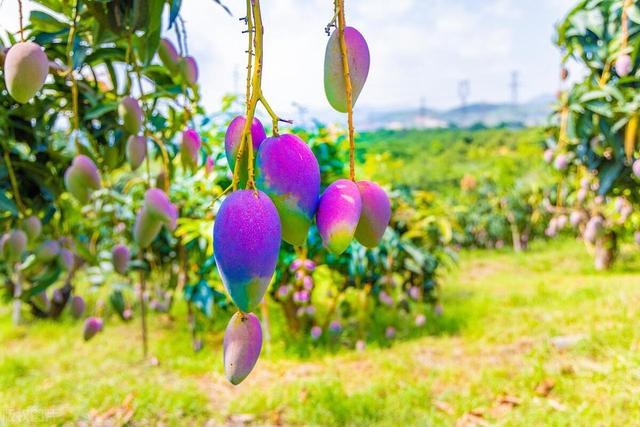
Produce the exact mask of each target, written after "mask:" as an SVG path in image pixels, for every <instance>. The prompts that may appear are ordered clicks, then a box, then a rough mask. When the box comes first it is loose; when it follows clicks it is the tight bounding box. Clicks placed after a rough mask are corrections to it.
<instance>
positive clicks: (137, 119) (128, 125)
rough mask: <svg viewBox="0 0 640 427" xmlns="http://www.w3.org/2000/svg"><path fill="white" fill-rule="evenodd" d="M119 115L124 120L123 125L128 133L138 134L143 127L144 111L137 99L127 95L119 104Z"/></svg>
mask: <svg viewBox="0 0 640 427" xmlns="http://www.w3.org/2000/svg"><path fill="white" fill-rule="evenodd" d="M118 115H119V116H120V120H121V121H122V127H123V128H124V130H126V131H127V132H128V133H130V134H132V135H137V134H138V133H139V132H140V129H141V128H142V120H143V117H144V115H143V112H142V108H141V107H140V103H139V102H138V100H137V99H135V98H132V97H130V96H125V97H124V98H122V100H121V101H120V105H118Z"/></svg>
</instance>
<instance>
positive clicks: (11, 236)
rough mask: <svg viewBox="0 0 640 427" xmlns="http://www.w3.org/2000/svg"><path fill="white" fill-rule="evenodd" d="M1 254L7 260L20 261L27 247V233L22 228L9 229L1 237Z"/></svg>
mask: <svg viewBox="0 0 640 427" xmlns="http://www.w3.org/2000/svg"><path fill="white" fill-rule="evenodd" d="M1 247H2V255H3V256H4V259H5V260H7V261H20V259H21V258H22V254H23V253H24V251H25V250H26V249H27V235H26V233H25V232H24V231H22V230H11V231H9V232H8V233H7V234H5V235H4V236H3V237H2V246H1Z"/></svg>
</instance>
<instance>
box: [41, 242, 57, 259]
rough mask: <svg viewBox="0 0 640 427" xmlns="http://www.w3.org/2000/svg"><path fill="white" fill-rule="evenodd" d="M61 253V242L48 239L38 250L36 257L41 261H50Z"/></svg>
mask: <svg viewBox="0 0 640 427" xmlns="http://www.w3.org/2000/svg"><path fill="white" fill-rule="evenodd" d="M59 253H60V243H59V242H58V241H57V240H47V241H46V242H43V243H42V244H41V245H40V246H39V247H38V249H37V250H36V258H37V259H38V261H40V262H49V261H51V260H53V259H54V258H55V257H57V256H58V254H59Z"/></svg>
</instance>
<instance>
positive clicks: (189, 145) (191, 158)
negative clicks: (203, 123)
mask: <svg viewBox="0 0 640 427" xmlns="http://www.w3.org/2000/svg"><path fill="white" fill-rule="evenodd" d="M201 146H202V141H201V140H200V135H198V132H196V131H195V130H193V129H187V130H185V131H184V132H182V142H181V143H180V158H181V159H182V166H183V167H184V168H185V169H186V168H189V169H191V170H195V169H196V168H197V167H198V153H199V152H200V147H201Z"/></svg>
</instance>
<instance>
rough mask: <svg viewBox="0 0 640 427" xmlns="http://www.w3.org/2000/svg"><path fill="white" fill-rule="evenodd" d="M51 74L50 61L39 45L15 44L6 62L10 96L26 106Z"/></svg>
mask: <svg viewBox="0 0 640 427" xmlns="http://www.w3.org/2000/svg"><path fill="white" fill-rule="evenodd" d="M48 73H49V59H48V58H47V55H46V54H45V53H44V51H43V50H42V47H40V46H39V45H38V44H36V43H33V42H19V43H16V44H14V45H13V46H12V47H11V49H9V52H7V56H6V58H5V60H4V81H5V83H6V86H7V90H8V91H9V95H11V97H12V98H13V99H15V100H16V101H18V102H20V103H22V104H24V103H26V102H29V100H30V99H31V98H33V97H34V95H35V94H36V92H38V91H39V90H40V89H41V88H42V86H43V85H44V81H45V80H46V78H47V74H48Z"/></svg>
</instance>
